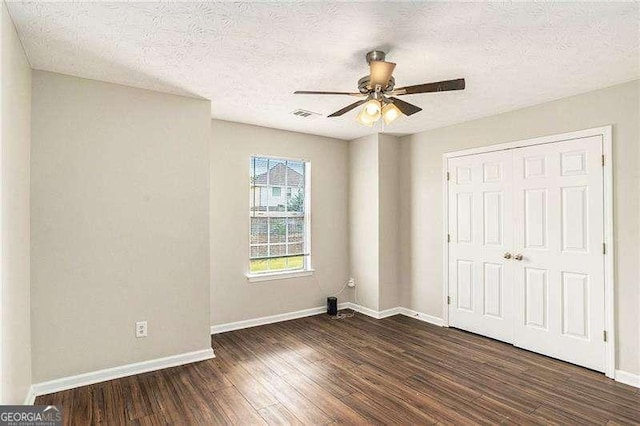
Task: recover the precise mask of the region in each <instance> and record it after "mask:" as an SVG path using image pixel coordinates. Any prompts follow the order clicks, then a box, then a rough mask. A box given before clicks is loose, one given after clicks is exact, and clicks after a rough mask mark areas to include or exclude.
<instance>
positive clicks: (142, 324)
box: [136, 321, 147, 337]
mask: <svg viewBox="0 0 640 426" xmlns="http://www.w3.org/2000/svg"><path fill="white" fill-rule="evenodd" d="M136 337H147V322H146V321H138V322H137V323H136Z"/></svg>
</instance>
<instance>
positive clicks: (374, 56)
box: [366, 50, 385, 64]
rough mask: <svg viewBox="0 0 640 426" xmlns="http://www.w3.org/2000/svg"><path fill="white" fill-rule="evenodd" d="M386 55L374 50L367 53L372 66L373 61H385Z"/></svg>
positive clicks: (368, 61)
mask: <svg viewBox="0 0 640 426" xmlns="http://www.w3.org/2000/svg"><path fill="white" fill-rule="evenodd" d="M384 57H385V53H384V52H383V51H382V50H372V51H371V52H368V53H367V56H366V58H367V63H368V64H370V63H371V61H384Z"/></svg>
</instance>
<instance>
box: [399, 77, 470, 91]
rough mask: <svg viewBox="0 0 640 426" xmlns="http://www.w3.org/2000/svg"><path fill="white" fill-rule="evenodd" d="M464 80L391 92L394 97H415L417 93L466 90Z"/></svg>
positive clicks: (407, 87) (427, 84) (459, 79)
mask: <svg viewBox="0 0 640 426" xmlns="http://www.w3.org/2000/svg"><path fill="white" fill-rule="evenodd" d="M464 86H465V83H464V78H458V79H456V80H445V81H437V82H435V83H425V84H417V85H415V86H406V87H399V88H397V89H395V90H393V91H392V92H391V94H392V95H413V94H415V93H431V92H447V91H449V90H464Z"/></svg>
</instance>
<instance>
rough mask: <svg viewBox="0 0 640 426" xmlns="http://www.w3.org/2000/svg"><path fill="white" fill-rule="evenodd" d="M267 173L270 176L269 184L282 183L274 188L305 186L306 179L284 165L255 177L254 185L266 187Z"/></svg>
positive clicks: (278, 165) (279, 164)
mask: <svg viewBox="0 0 640 426" xmlns="http://www.w3.org/2000/svg"><path fill="white" fill-rule="evenodd" d="M267 173H268V174H269V183H270V185H274V182H278V183H282V184H281V185H280V184H276V185H274V186H294V187H299V188H301V187H302V185H303V184H304V177H303V176H302V174H300V173H298V172H297V171H295V170H294V169H292V168H291V167H287V166H285V165H284V163H278V164H276V165H275V166H274V167H272V168H271V169H269V171H268V172H265V173H262V174H259V175H257V176H256V177H255V181H254V185H266V184H267ZM285 176H286V179H287V181H286V184H285Z"/></svg>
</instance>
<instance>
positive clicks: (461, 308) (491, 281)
mask: <svg viewBox="0 0 640 426" xmlns="http://www.w3.org/2000/svg"><path fill="white" fill-rule="evenodd" d="M511 159H512V153H511V152H510V151H499V152H492V153H487V154H480V155H473V156H468V157H458V158H452V159H450V160H449V164H448V170H449V172H450V180H449V229H450V237H451V241H450V244H449V295H450V298H451V301H450V305H449V322H450V324H451V325H452V326H454V327H458V328H461V329H465V330H469V331H472V332H474V333H478V334H482V335H485V336H488V337H492V338H494V339H498V340H502V341H506V342H512V341H513V324H514V322H513V309H512V306H513V294H512V291H513V267H514V263H513V261H510V260H507V259H505V258H504V254H505V253H506V252H508V251H509V250H512V247H513V237H512V233H513V227H512V225H511V217H512V188H511V180H512V161H511Z"/></svg>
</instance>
